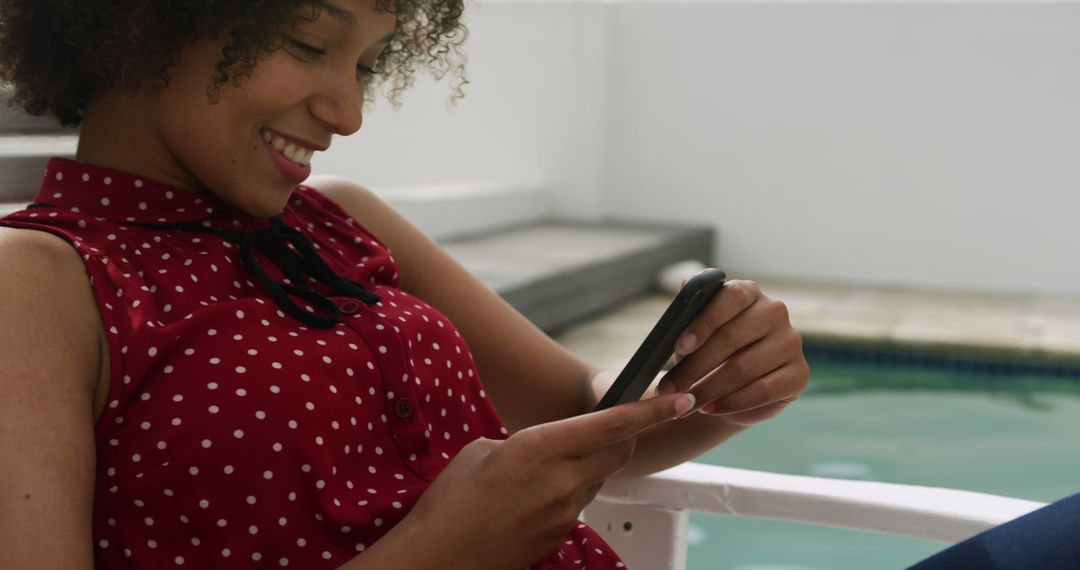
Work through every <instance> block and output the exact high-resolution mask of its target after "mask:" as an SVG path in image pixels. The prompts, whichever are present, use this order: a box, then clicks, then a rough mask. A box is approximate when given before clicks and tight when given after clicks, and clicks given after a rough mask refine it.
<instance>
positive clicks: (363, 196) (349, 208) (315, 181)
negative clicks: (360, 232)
mask: <svg viewBox="0 0 1080 570" xmlns="http://www.w3.org/2000/svg"><path fill="white" fill-rule="evenodd" d="M304 185H305V186H309V187H311V188H314V189H316V190H318V191H319V192H321V193H323V194H324V195H326V197H327V198H330V199H331V200H333V201H335V202H337V203H338V204H339V205H341V207H342V209H344V210H345V211H346V212H348V213H349V215H351V216H352V217H353V218H355V219H356V221H358V222H360V223H361V224H362V225H364V226H365V227H366V226H367V225H368V224H367V222H369V221H375V220H374V219H373V218H374V216H370V215H363V214H364V213H365V212H367V211H368V210H367V209H366V208H365V207H366V206H369V205H371V204H381V205H382V206H383V207H387V208H388V207H389V206H388V205H386V204H385V202H383V200H382V199H381V198H379V197H378V196H377V195H375V193H374V192H372V191H371V190H369V189H367V187H365V186H362V185H360V184H357V183H356V182H354V181H352V180H349V179H348V178H345V177H343V176H334V175H329V174H321V175H318V176H312V177H311V178H309V179H308V180H307V182H305V183H304ZM357 214H360V215H361V216H362V218H363V219H361V218H359V217H357Z"/></svg>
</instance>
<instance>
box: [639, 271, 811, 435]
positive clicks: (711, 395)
mask: <svg viewBox="0 0 1080 570" xmlns="http://www.w3.org/2000/svg"><path fill="white" fill-rule="evenodd" d="M684 285H685V282H684ZM675 347H676V348H675V362H676V363H677V364H676V366H675V367H674V368H672V369H671V370H670V371H669V372H668V373H667V374H666V375H665V376H664V379H663V380H661V382H660V384H659V385H658V386H657V391H658V392H660V393H662V394H663V393H670V392H676V391H678V392H687V391H688V392H690V393H692V394H693V395H694V396H695V397H696V399H697V410H698V411H700V412H702V413H706V414H713V415H720V416H723V417H724V418H725V419H727V420H728V421H730V422H732V423H734V424H737V425H750V424H755V423H758V422H761V421H764V420H767V419H769V418H771V417H773V416H775V415H776V414H778V413H780V411H781V410H783V409H784V407H785V406H787V405H788V404H790V403H791V402H793V401H794V400H795V398H797V397H798V396H799V394H801V393H802V391H803V389H804V388H806V383H807V381H808V379H809V377H810V368H809V366H807V364H806V358H805V357H804V356H803V352H802V337H801V336H800V335H799V333H798V332H796V331H795V329H794V328H792V327H791V323H790V321H789V320H788V311H787V307H786V306H785V305H784V304H783V303H781V302H780V301H777V300H775V299H770V298H768V297H766V296H765V294H764V293H762V291H761V289H760V288H759V287H758V286H757V284H755V283H753V282H752V281H729V282H728V283H727V284H725V285H724V288H723V289H721V290H720V293H719V294H718V295H716V296H715V297H713V299H712V300H711V301H710V302H709V304H708V305H706V306H705V308H704V309H703V310H702V312H701V313H700V314H699V315H698V316H697V317H696V318H695V319H694V320H693V321H691V323H690V325H689V326H688V327H687V328H686V331H684V332H683V334H682V335H681V336H680V337H679V339H678V340H677V341H676V343H675Z"/></svg>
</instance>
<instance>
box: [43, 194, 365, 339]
mask: <svg viewBox="0 0 1080 570" xmlns="http://www.w3.org/2000/svg"><path fill="white" fill-rule="evenodd" d="M41 207H49V206H48V205H46V204H31V205H30V206H29V208H41ZM270 222H271V224H270V226H269V227H265V228H256V229H254V230H251V231H249V232H246V233H245V232H233V231H228V230H219V229H217V228H212V227H208V226H205V225H203V224H202V223H201V222H181V223H173V224H152V227H155V228H173V229H178V230H186V231H192V232H202V233H211V234H214V235H217V236H220V237H222V238H225V239H227V240H229V241H231V242H234V243H236V244H239V246H240V259H241V261H243V262H244V266H245V267H247V268H248V270H250V271H251V272H252V273H254V274H255V277H256V278H258V280H259V283H260V284H261V285H262V288H263V290H264V291H265V292H266V294H267V295H269V296H270V298H271V299H273V300H274V302H275V303H277V306H278V307H280V308H281V310H283V311H285V313H287V314H288V315H289V316H291V317H293V318H294V319H296V320H298V321H300V322H302V323H304V324H307V325H311V326H313V327H316V328H320V329H327V328H330V327H332V326H334V324H335V323H337V321H338V316H339V315H340V310H339V309H338V307H337V305H335V304H334V302H333V301H331V300H330V299H328V298H326V297H325V296H323V295H320V294H319V293H316V292H315V291H313V290H312V289H311V287H309V286H308V282H307V278H308V277H311V278H312V279H316V280H318V281H321V282H323V283H325V284H326V285H329V286H331V287H333V288H334V289H335V290H336V291H337V292H338V293H339V294H341V295H342V296H346V297H352V298H354V299H357V300H360V301H363V302H365V303H367V304H369V305H374V304H376V303H378V302H380V301H381V300H382V299H381V298H380V297H379V296H378V295H377V294H375V293H372V292H371V291H368V290H367V289H365V288H364V286H363V285H361V284H359V283H357V282H356V281H353V280H352V279H349V278H347V277H342V276H341V275H338V274H337V273H335V272H334V270H333V269H331V268H330V266H329V265H327V263H326V260H324V259H323V258H322V257H321V256H320V255H319V253H318V252H317V251H315V247H314V246H313V245H312V244H311V242H309V241H308V240H307V238H305V237H304V235H303V234H302V233H300V230H297V229H296V228H293V227H289V226H286V225H285V224H284V223H282V221H281V217H280V216H273V217H271V218H270ZM133 225H141V224H133ZM286 243H291V244H292V245H293V247H295V248H296V250H298V251H299V252H300V253H299V254H297V253H296V252H295V251H292V250H290V249H289V248H288V247H287V245H286ZM256 251H258V252H261V253H262V254H263V255H265V256H266V257H268V258H270V259H272V260H274V261H276V262H278V264H280V265H281V267H282V271H283V273H285V276H286V277H288V279H289V281H290V282H291V283H292V284H289V283H280V282H277V281H274V280H273V279H270V276H268V275H267V274H266V271H264V270H263V268H262V266H260V265H259V263H258V262H257V261H256V260H255V253H254V252H256ZM290 294H292V295H296V296H297V297H301V298H303V299H306V300H308V301H310V302H311V303H312V304H313V305H315V306H316V307H319V308H321V309H323V310H324V311H325V314H318V313H312V312H309V311H306V310H304V309H301V308H300V307H299V306H298V305H297V304H296V303H294V302H293V300H292V299H291V298H289V295H290Z"/></svg>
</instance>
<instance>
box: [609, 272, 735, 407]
mask: <svg viewBox="0 0 1080 570" xmlns="http://www.w3.org/2000/svg"><path fill="white" fill-rule="evenodd" d="M726 277H727V276H726V275H725V274H724V272H723V271H721V270H719V269H710V270H708V271H704V272H702V273H699V274H697V275H695V276H694V277H692V278H691V279H690V280H689V281H687V282H686V285H683V288H682V290H681V291H679V294H678V295H676V296H675V299H673V300H672V301H671V304H670V305H668V308H667V310H665V311H664V314H663V315H662V316H661V317H660V320H659V321H657V322H656V325H654V326H653V328H652V330H651V331H649V335H648V336H646V337H645V341H644V342H642V343H641V346H640V347H638V349H637V352H635V353H634V356H633V357H631V358H630V362H628V363H627V364H626V367H625V368H623V370H622V372H620V373H619V377H618V378H616V379H615V383H614V384H612V385H611V388H609V389H608V391H607V393H606V394H604V397H603V398H601V399H600V403H599V404H597V405H596V409H595V410H593V411H597V412H598V411H600V410H604V409H607V408H610V407H612V406H617V405H619V404H624V403H626V402H636V401H638V400H640V399H641V396H642V395H643V394H644V393H645V390H647V389H648V388H649V385H650V384H652V383H653V380H656V375H657V374H659V373H660V369H661V368H663V367H664V363H666V362H667V361H668V359H669V358H671V355H672V353H674V352H675V341H676V340H678V338H679V335H681V334H682V332H683V331H684V330H685V329H686V326H687V325H689V324H690V321H692V320H693V319H694V317H695V316H697V314H698V313H699V312H700V311H701V309H703V308H704V307H705V305H707V304H708V303H709V301H710V300H711V299H712V298H713V297H714V296H716V295H717V294H718V293H719V292H720V289H721V288H723V286H724V279H725V278H726Z"/></svg>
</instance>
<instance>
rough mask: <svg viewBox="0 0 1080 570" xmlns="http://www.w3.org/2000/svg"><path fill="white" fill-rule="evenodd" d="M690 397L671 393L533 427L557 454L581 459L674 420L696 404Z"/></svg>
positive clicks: (535, 432) (533, 430)
mask: <svg viewBox="0 0 1080 570" xmlns="http://www.w3.org/2000/svg"><path fill="white" fill-rule="evenodd" d="M693 400H694V397H693V396H690V395H688V394H668V395H664V396H657V397H655V398H648V399H645V400H639V401H637V402H630V403H626V404H620V405H618V406H614V407H612V408H608V409H606V410H601V411H599V412H590V413H587V414H582V415H580V416H575V417H572V418H567V419H565V420H559V421H555V422H551V423H546V424H540V425H538V426H534V427H533V428H529V430H530V431H532V432H534V434H535V437H538V438H540V439H542V440H544V441H545V442H546V446H547V447H548V448H550V449H553V450H554V451H555V452H556V453H558V452H559V451H561V452H562V453H564V454H565V455H567V456H571V457H578V456H581V455H585V454H588V453H592V452H594V451H596V450H598V449H600V448H602V447H606V446H609V445H611V444H613V443H616V442H619V441H622V440H624V439H626V438H628V437H633V436H635V435H637V434H638V433H641V432H643V431H645V430H647V429H649V428H652V427H654V426H657V425H659V424H662V423H664V422H667V421H670V420H673V419H675V418H677V417H679V416H680V415H682V414H683V413H685V412H686V411H688V410H689V409H690V408H691V407H693V405H694V401H693Z"/></svg>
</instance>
